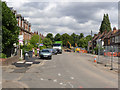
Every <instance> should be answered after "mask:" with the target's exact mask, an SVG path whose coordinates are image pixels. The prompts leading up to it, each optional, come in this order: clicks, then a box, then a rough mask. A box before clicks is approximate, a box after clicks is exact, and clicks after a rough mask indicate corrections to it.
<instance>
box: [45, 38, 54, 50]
mask: <svg viewBox="0 0 120 90" xmlns="http://www.w3.org/2000/svg"><path fill="white" fill-rule="evenodd" d="M43 44H44V45H45V46H46V47H47V48H48V47H51V46H52V41H51V39H50V38H44V39H43Z"/></svg>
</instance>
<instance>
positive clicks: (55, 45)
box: [53, 44, 61, 46]
mask: <svg viewBox="0 0 120 90" xmlns="http://www.w3.org/2000/svg"><path fill="white" fill-rule="evenodd" d="M53 46H61V44H53Z"/></svg>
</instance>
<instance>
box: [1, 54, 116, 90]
mask: <svg viewBox="0 0 120 90" xmlns="http://www.w3.org/2000/svg"><path fill="white" fill-rule="evenodd" d="M89 59H92V58H91V56H87V55H82V54H78V53H69V52H63V54H59V55H53V58H52V60H40V59H37V61H39V60H40V61H42V63H40V64H33V65H32V66H31V67H29V68H27V69H26V72H25V73H22V72H21V73H20V72H15V68H11V69H10V68H9V69H6V70H5V69H4V70H3V82H4V83H3V87H11V88H12V87H17V86H16V85H15V84H14V83H18V84H19V85H21V87H22V86H23V87H27V88H118V74H117V73H116V72H112V71H109V70H107V69H106V68H104V67H103V66H101V65H98V66H96V64H94V63H93V62H90V61H89ZM23 69H25V68H23ZM23 69H20V70H22V71H23V72H24V71H25V70H23ZM11 82H14V83H13V85H12V83H11ZM9 83H11V85H9ZM19 85H18V86H19Z"/></svg>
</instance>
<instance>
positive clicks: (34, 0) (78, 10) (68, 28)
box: [4, 0, 118, 36]
mask: <svg viewBox="0 0 120 90" xmlns="http://www.w3.org/2000/svg"><path fill="white" fill-rule="evenodd" d="M4 1H6V2H7V5H8V6H9V7H13V8H14V9H15V10H17V13H18V14H21V15H22V16H23V17H25V19H27V20H28V21H29V22H30V23H31V24H32V31H39V32H40V33H42V34H44V35H46V34H47V33H53V34H54V35H55V34H57V33H60V34H63V33H68V34H72V33H76V34H80V33H83V34H84V35H85V36H86V35H89V34H90V33H91V30H92V31H93V34H95V33H98V31H99V28H100V25H101V21H102V19H103V15H104V14H105V13H108V14H109V19H110V22H111V27H112V28H113V27H117V28H118V2H117V1H116V2H113V1H112V0H111V2H110V0H109V2H108V1H107V0H106V2H100V1H96V0H92V2H88V0H85V1H84V2H83V1H81V2H80V1H77V2H73V1H67V0H66V1H62V2H57V1H54V0H53V1H49V0H46V2H41V1H38V0H29V1H28V0H26V1H24V0H11V1H10V0H4ZM104 1H105V0H104Z"/></svg>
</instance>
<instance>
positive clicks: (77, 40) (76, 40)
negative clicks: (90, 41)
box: [70, 33, 79, 46]
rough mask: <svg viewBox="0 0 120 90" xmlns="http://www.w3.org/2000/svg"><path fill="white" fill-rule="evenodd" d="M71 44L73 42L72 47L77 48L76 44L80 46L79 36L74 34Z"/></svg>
mask: <svg viewBox="0 0 120 90" xmlns="http://www.w3.org/2000/svg"><path fill="white" fill-rule="evenodd" d="M70 42H71V44H72V46H75V43H77V44H78V42H79V35H76V34H75V33H72V34H71V39H70Z"/></svg>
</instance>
